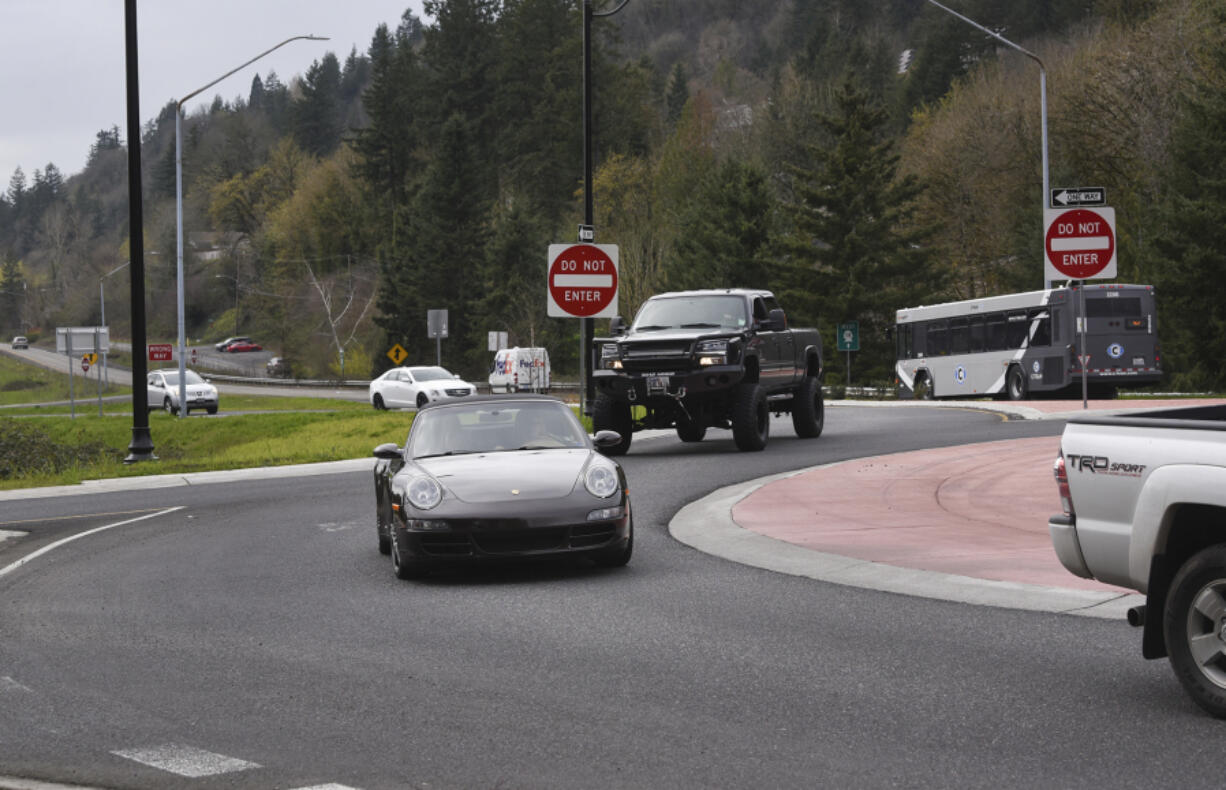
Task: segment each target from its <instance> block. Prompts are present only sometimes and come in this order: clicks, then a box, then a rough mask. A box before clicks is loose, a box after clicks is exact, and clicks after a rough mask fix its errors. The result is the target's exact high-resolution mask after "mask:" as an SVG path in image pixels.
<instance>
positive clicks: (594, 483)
mask: <svg viewBox="0 0 1226 790" xmlns="http://www.w3.org/2000/svg"><path fill="white" fill-rule="evenodd" d="M583 486H584V488H586V489H587V490H588V492H589V493H590V494H591V495H592V496H598V497H600V498H601V499H607V498H608V497H611V496H613V495H614V494H616V493H617V487H618V483H617V471H616V470H615V469H612V468H611V467H608V466H606V465H604V464H592V465H591V466H589V467H588V468H587V472H585V473H584V475H583Z"/></svg>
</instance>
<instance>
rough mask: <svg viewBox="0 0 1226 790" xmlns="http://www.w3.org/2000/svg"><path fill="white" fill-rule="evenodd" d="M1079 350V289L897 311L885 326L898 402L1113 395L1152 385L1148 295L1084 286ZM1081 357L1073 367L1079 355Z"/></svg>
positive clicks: (1137, 289)
mask: <svg viewBox="0 0 1226 790" xmlns="http://www.w3.org/2000/svg"><path fill="white" fill-rule="evenodd" d="M1084 297H1085V313H1086V317H1087V321H1086V326H1085V346H1086V347H1085V348H1084V349H1081V348H1080V344H1081V332H1080V323H1079V318H1080V316H1081V309H1082V308H1081V303H1082V293H1081V286H1079V285H1076V284H1073V285H1071V286H1069V287H1063V288H1052V289H1050V290H1046V291H1030V292H1028V293H1018V294H1007V295H1005V296H990V297H985V298H983V299H968V300H966V301H961V302H948V303H946V304H937V305H927V306H923V307H909V308H905V309H903V310H899V311H898V312H897V314H896V319H895V325H894V339H895V349H896V362H897V364H896V365H895V372H896V376H897V379H898V389H899V394H900V396H901V397H911V398H919V399H931V398H953V397H960V396H962V397H964V396H973V397H985V396H1000V397H1008V398H1009V399H1010V400H1024V399H1025V398H1026V397H1028V396H1029V395H1030V393H1037V392H1057V391H1060V390H1068V391H1069V394H1073V393H1074V391H1075V392H1077V393H1080V391H1081V380H1082V376H1083V375H1085V374H1086V373H1088V375H1089V378H1088V379H1087V385H1088V389H1090V390H1092V391H1093V392H1094V393H1095V394H1096V395H1107V396H1110V395H1113V394H1114V393H1115V391H1116V389H1117V388H1119V387H1129V386H1142V385H1145V384H1152V383H1154V382H1157V381H1159V380H1160V379H1161V378H1162V359H1161V352H1160V348H1159V345H1158V318H1157V315H1156V314H1155V312H1154V309H1155V308H1154V289H1153V286H1149V285H1116V284H1107V285H1085V286H1084ZM1082 353H1086V354H1089V361H1088V364H1087V365H1086V367H1085V370H1084V371H1083V369H1082V364H1081V361H1080V359H1079V355H1080V354H1082Z"/></svg>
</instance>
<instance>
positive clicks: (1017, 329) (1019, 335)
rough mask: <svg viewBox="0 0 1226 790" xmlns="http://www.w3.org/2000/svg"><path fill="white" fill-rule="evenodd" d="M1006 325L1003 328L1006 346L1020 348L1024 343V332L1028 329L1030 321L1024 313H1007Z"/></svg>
mask: <svg viewBox="0 0 1226 790" xmlns="http://www.w3.org/2000/svg"><path fill="white" fill-rule="evenodd" d="M1008 322H1009V323H1008V327H1007V328H1006V329H1005V333H1006V337H1005V341H1006V344H1007V347H1008V348H1021V347H1022V346H1023V345H1025V344H1026V333H1027V331H1029V329H1030V323H1029V322H1028V321H1027V320H1026V314H1025V313H1009V316H1008Z"/></svg>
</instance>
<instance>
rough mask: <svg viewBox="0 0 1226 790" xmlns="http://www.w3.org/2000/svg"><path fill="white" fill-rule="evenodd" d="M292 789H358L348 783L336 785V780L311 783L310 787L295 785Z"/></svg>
mask: <svg viewBox="0 0 1226 790" xmlns="http://www.w3.org/2000/svg"><path fill="white" fill-rule="evenodd" d="M293 790H358V788H356V787H350V786H349V785H338V784H337V783H336V782H330V783H328V784H326V785H311V786H310V787H295V788H293Z"/></svg>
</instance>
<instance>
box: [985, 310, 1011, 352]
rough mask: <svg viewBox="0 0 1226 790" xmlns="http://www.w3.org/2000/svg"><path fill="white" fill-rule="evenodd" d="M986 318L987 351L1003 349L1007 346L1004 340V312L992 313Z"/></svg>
mask: <svg viewBox="0 0 1226 790" xmlns="http://www.w3.org/2000/svg"><path fill="white" fill-rule="evenodd" d="M987 318H988V340H987V350H988V351H1004V350H1005V349H1006V348H1008V347H1009V346H1008V345H1006V341H1005V314H1004V313H992V314H991V315H990V316H988V317H987Z"/></svg>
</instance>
